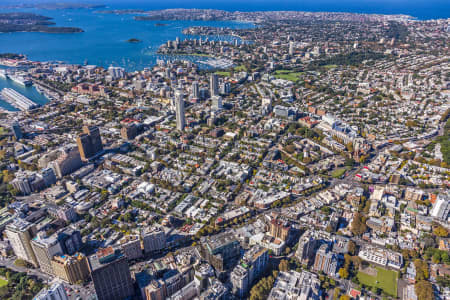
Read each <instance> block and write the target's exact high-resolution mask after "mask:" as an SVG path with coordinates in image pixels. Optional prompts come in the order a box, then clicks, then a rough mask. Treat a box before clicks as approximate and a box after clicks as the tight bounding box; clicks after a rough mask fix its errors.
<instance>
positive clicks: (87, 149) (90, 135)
mask: <svg viewBox="0 0 450 300" xmlns="http://www.w3.org/2000/svg"><path fill="white" fill-rule="evenodd" d="M77 145H78V150H79V151H80V156H81V159H82V160H84V161H86V160H89V159H90V158H92V157H94V156H95V155H97V154H99V153H100V152H101V151H103V145H102V139H101V136H100V130H99V129H98V127H97V126H83V133H82V134H80V135H79V136H78V138H77Z"/></svg>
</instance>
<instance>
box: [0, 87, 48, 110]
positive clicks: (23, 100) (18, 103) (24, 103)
mask: <svg viewBox="0 0 450 300" xmlns="http://www.w3.org/2000/svg"><path fill="white" fill-rule="evenodd" d="M1 97H2V99H4V100H5V101H6V102H8V103H9V104H11V105H12V106H14V107H15V108H18V109H20V110H22V111H27V110H30V109H34V108H37V107H39V106H40V105H39V104H37V103H34V102H33V101H31V100H30V99H28V98H27V97H25V96H24V95H22V94H20V93H18V92H17V91H15V90H13V89H10V88H4V89H3V90H2V92H1Z"/></svg>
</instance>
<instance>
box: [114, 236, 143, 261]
mask: <svg viewBox="0 0 450 300" xmlns="http://www.w3.org/2000/svg"><path fill="white" fill-rule="evenodd" d="M119 245H120V249H121V250H122V253H123V254H124V255H125V257H126V258H127V259H128V260H133V259H138V258H141V257H142V256H143V255H142V249H141V240H140V239H139V236H138V235H127V236H124V237H123V238H122V239H121V240H120V241H119Z"/></svg>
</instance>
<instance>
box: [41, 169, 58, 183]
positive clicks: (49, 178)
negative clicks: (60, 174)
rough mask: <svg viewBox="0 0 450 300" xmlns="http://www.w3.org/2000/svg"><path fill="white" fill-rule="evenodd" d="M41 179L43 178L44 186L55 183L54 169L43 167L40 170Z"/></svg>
mask: <svg viewBox="0 0 450 300" xmlns="http://www.w3.org/2000/svg"><path fill="white" fill-rule="evenodd" d="M41 174H42V179H43V180H44V184H45V186H47V187H48V186H51V185H52V184H55V183H56V175H55V171H54V170H53V169H52V168H45V169H42V170H41Z"/></svg>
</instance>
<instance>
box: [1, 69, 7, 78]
mask: <svg viewBox="0 0 450 300" xmlns="http://www.w3.org/2000/svg"><path fill="white" fill-rule="evenodd" d="M0 78H3V79H7V78H8V75H6V71H5V70H1V69H0Z"/></svg>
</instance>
